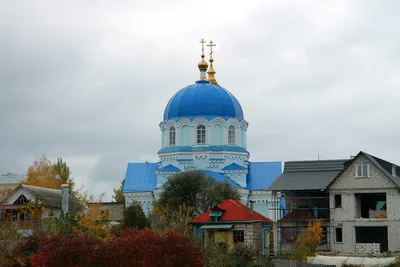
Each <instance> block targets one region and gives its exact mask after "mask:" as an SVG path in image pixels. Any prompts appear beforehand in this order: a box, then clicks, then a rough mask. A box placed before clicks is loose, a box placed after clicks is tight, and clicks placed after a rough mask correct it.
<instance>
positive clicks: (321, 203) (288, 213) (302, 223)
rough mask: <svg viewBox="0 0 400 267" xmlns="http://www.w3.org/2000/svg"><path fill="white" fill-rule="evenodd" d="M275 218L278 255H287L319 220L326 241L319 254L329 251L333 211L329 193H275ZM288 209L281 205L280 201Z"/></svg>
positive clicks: (309, 191)
mask: <svg viewBox="0 0 400 267" xmlns="http://www.w3.org/2000/svg"><path fill="white" fill-rule="evenodd" d="M272 198H273V202H274V203H278V205H277V206H276V207H274V208H273V209H274V214H275V216H274V217H275V222H276V227H275V232H276V235H275V240H276V241H275V244H276V245H277V249H276V250H277V252H278V253H279V252H284V251H285V249H288V248H290V247H291V246H292V245H293V244H294V242H296V240H297V238H298V237H299V235H300V234H301V233H302V232H304V231H306V229H307V227H308V225H309V223H310V222H311V221H315V220H319V221H320V222H321V224H322V229H323V240H322V243H321V245H320V246H319V247H318V250H319V251H329V250H330V245H329V236H330V235H329V228H330V208H329V193H328V192H327V191H324V190H286V191H272ZM282 199H284V200H285V205H284V206H282V205H281V200H282Z"/></svg>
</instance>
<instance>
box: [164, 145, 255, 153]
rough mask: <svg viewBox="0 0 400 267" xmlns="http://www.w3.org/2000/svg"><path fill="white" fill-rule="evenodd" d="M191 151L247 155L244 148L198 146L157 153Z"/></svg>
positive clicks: (176, 147)
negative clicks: (231, 152)
mask: <svg viewBox="0 0 400 267" xmlns="http://www.w3.org/2000/svg"><path fill="white" fill-rule="evenodd" d="M193 151H233V152H245V153H249V152H248V151H247V150H246V149H245V148H243V147H238V146H225V145H221V146H200V147H191V146H173V147H165V148H163V149H161V150H160V151H158V153H159V154H160V153H171V152H193Z"/></svg>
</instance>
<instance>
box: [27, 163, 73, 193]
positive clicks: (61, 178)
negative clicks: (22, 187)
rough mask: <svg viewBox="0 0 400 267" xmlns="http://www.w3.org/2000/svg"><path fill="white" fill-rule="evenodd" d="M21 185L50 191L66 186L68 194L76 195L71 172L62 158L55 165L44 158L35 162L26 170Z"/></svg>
mask: <svg viewBox="0 0 400 267" xmlns="http://www.w3.org/2000/svg"><path fill="white" fill-rule="evenodd" d="M22 183H23V184H27V185H34V186H40V187H46V188H51V189H60V188H61V185H62V184H68V185H69V192H70V194H71V195H73V196H76V194H77V192H76V191H75V183H74V180H73V178H72V177H71V171H70V169H69V167H68V165H67V163H66V162H65V161H63V159H62V158H58V159H57V162H55V163H52V162H51V161H50V160H49V159H47V158H46V157H45V156H42V157H41V158H40V159H38V160H35V161H34V162H33V164H32V165H31V166H30V167H29V168H28V172H27V175H26V180H25V181H22Z"/></svg>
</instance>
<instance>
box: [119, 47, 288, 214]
mask: <svg viewBox="0 0 400 267" xmlns="http://www.w3.org/2000/svg"><path fill="white" fill-rule="evenodd" d="M201 44H202V54H201V61H200V63H199V64H198V68H199V70H200V79H199V80H198V81H196V82H195V83H194V84H191V85H188V86H186V87H184V88H183V89H181V90H179V91H178V92H177V93H176V94H175V95H173V96H172V98H171V99H170V100H169V101H168V103H167V105H166V108H165V111H164V116H163V120H162V121H161V122H160V124H159V126H160V130H161V148H160V150H159V151H158V156H159V161H158V162H156V163H148V162H146V163H129V164H128V167H127V170H126V176H125V182H124V188H123V192H124V195H125V199H126V205H130V204H131V203H132V202H133V201H137V202H139V203H140V204H141V206H142V208H143V209H144V211H145V212H146V213H148V211H150V210H151V209H152V207H153V205H154V202H155V200H157V199H158V197H159V195H160V193H161V192H162V190H163V189H162V187H163V184H164V183H165V181H166V180H167V179H168V177H170V176H172V175H175V174H177V173H179V172H184V171H189V170H202V171H204V172H205V174H206V175H207V176H211V177H213V178H214V179H216V180H217V181H225V180H226V181H228V182H229V183H230V184H231V185H232V187H234V188H236V189H237V190H239V192H240V193H241V195H242V199H241V202H242V203H243V204H244V205H248V203H249V201H254V202H253V204H254V210H256V211H257V212H259V213H261V214H263V215H264V216H267V217H269V218H274V216H273V215H272V214H273V212H274V211H273V210H271V209H272V207H275V204H276V203H272V197H271V192H270V191H266V189H267V188H268V187H269V185H270V184H271V183H272V182H273V181H274V180H275V179H276V178H277V177H278V176H279V175H280V174H281V173H282V166H281V162H251V161H250V153H249V151H248V150H247V136H246V133H247V129H248V126H249V124H248V122H247V121H246V120H245V118H244V115H243V110H242V107H241V105H240V103H239V101H238V100H237V99H236V98H235V97H234V96H233V95H232V94H231V93H230V92H229V91H228V90H226V89H225V88H223V87H222V86H220V85H219V84H218V83H217V81H216V79H215V70H214V68H213V61H214V59H213V47H214V46H215V44H213V42H212V41H210V42H209V44H208V45H207V46H208V47H209V49H210V53H209V55H210V58H209V62H210V64H208V63H207V62H206V61H205V60H204V57H205V55H204V44H205V41H204V40H202V41H201ZM154 134H156V133H154Z"/></svg>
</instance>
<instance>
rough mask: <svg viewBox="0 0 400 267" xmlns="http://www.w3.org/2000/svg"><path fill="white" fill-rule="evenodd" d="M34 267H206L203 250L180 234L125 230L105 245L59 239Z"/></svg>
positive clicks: (88, 239)
mask: <svg viewBox="0 0 400 267" xmlns="http://www.w3.org/2000/svg"><path fill="white" fill-rule="evenodd" d="M31 263H32V265H33V266H40V267H50V266H60V267H63V266H124V267H125V266H135V267H159V266H160V267H161V266H163V267H164V266H165V267H174V266H179V267H183V266H193V267H200V266H203V265H204V256H203V254H202V250H201V248H200V247H198V246H197V245H196V244H195V243H194V242H193V240H192V239H191V238H190V237H186V236H182V235H181V234H179V233H176V232H168V233H166V234H165V235H163V236H158V235H156V234H154V232H153V231H152V230H150V229H145V230H142V231H139V230H135V229H128V230H124V231H123V232H122V234H121V236H120V237H117V238H115V239H114V240H112V241H109V242H103V241H101V240H99V239H98V238H96V237H92V236H85V235H70V236H55V237H51V238H48V239H47V240H46V241H44V242H42V243H41V244H40V252H39V254H35V255H34V256H32V258H31Z"/></svg>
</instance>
